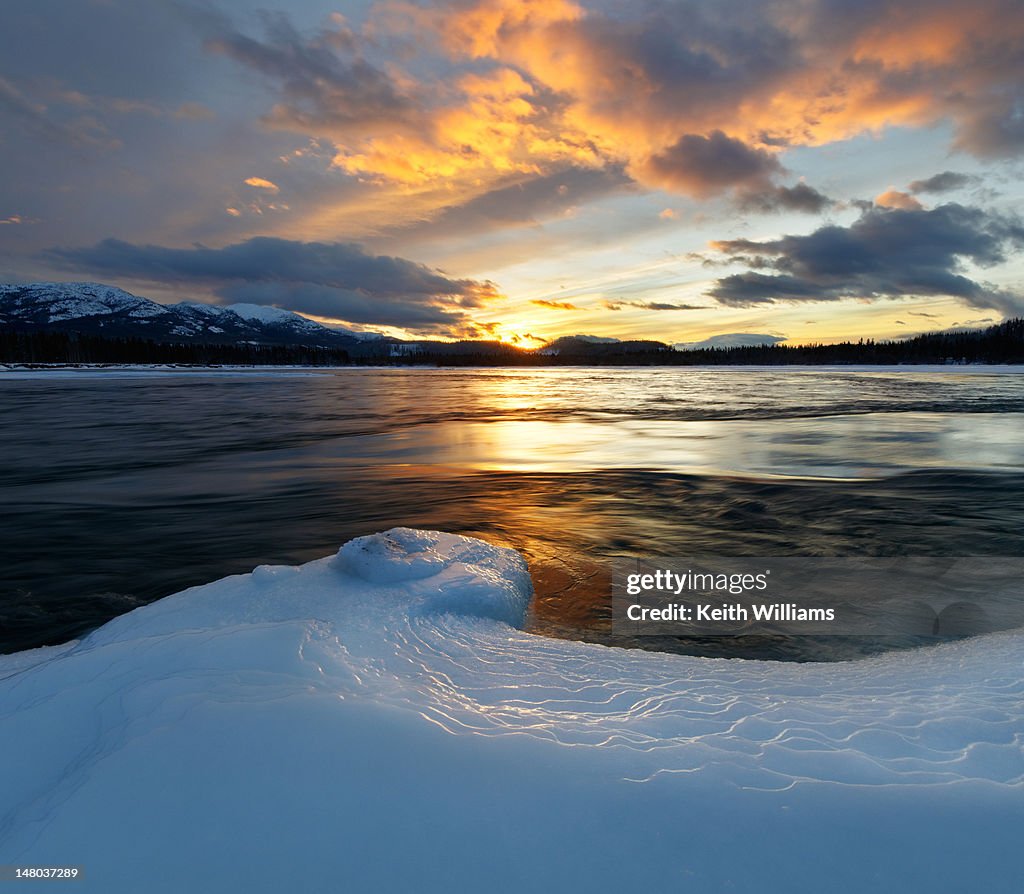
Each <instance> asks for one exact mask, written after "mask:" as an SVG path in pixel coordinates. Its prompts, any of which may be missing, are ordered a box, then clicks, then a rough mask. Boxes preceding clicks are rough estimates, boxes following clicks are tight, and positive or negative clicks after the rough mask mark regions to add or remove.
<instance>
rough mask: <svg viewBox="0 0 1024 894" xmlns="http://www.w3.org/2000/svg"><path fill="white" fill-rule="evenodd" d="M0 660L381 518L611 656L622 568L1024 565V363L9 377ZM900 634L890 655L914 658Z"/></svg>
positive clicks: (823, 648) (1, 469)
mask: <svg viewBox="0 0 1024 894" xmlns="http://www.w3.org/2000/svg"><path fill="white" fill-rule="evenodd" d="M0 420H2V421H0V426H2V428H0V500H2V505H3V513H2V516H0V543H3V555H2V558H3V565H2V572H0V650H2V651H13V650H17V649H24V648H29V647H32V646H36V645H42V644H48V643H57V642H62V641H65V640H67V639H69V638H71V637H74V636H77V635H79V634H81V633H82V632H84V631H86V630H89V629H91V628H93V627H96V626H98V625H99V624H101V623H103V622H104V621H106V620H107V619H109V618H110V617H113V616H114V615H116V614H119V613H121V612H123V611H127V610H129V609H131V608H134V607H135V606H137V605H140V604H143V603H145V602H148V601H151V600H154V599H158V598H160V597H161V596H165V595H168V594H170V593H173V592H176V591H178V590H181V589H183V588H185V587H188V586H191V585H194V584H200V583H205V582H207V581H210V580H213V579H215V578H218V577H222V576H224V575H226V574H233V573H239V572H246V571H249V570H251V569H252V568H253V567H254V566H256V565H259V564H266V563H297V562H303V561H308V560H310V559H313V558H317V557H319V556H323V555H326V554H328V553H331V552H333V551H334V550H336V549H337V548H338V546H339V545H340V544H341V543H342V542H344V541H345V540H347V539H349V538H351V537H353V536H357V535H360V534H366V533H371V532H374V531H379V530H381V529H384V528H387V527H391V526H394V525H407V526H411V527H423V528H432V529H439V530H446V531H453V532H457V533H464V534H469V535H473V536H479V537H482V538H484V539H486V540H489V541H491V542H495V543H499V544H502V545H507V546H512V547H515V548H517V549H519V550H521V551H522V552H523V553H524V555H525V556H526V557H527V560H528V561H529V562H530V566H531V571H532V574H533V578H534V583H535V588H536V590H537V595H536V597H535V600H534V604H533V609H532V612H531V619H530V629H532V630H533V631H534V632H537V633H541V634H545V635H551V636H559V637H569V638H577V639H586V640H591V641H598V642H607V643H612V644H619V645H633V646H641V647H645V648H659V649H670V650H672V651H681V652H689V653H695V654H706V655H733V656H741V657H761V658H781V659H797V660H808V659H811V660H828V659H836V658H844V657H849V656H850V655H851V654H855V653H856V654H859V653H860V652H863V651H872V650H875V649H877V648H879V647H881V646H880V645H879V644H878V643H863V642H860V643H852V644H851V643H844V642H839V641H838V640H837V638H830V639H829V641H820V642H819V641H813V640H811V639H809V638H806V637H795V638H791V639H785V638H782V639H772V640H770V641H769V640H767V639H766V638H763V637H762V638H741V639H740V640H739V641H736V640H726V639H718V640H716V641H707V642H699V641H692V640H690V641H687V640H674V641H658V642H650V641H648V642H625V643H623V642H621V641H617V640H616V639H614V638H612V637H611V633H610V603H609V576H608V565H609V562H610V561H611V560H612V559H613V558H616V557H624V556H625V557H632V556H641V557H648V556H685V555H692V554H703V555H734V556H738V555H750V556H801V555H807V556H833V555H835V556H839V555H872V556H874V555H878V556H892V555H919V556H925V555H1002V556H1019V555H1024V536H1022V533H1021V532H1022V530H1024V527H1022V522H1024V369H1022V368H1019V367H1017V368H1014V367H939V368H924V367H900V368H865V369H859V368H808V367H802V368H796V369H779V368H770V369H764V368H755V367H735V368H714V369H695V368H686V369H678V368H668V369H659V368H642V369H588V368H563V369H529V370H523V369H507V370H504V369H487V370H464V369H460V370H443V369H442V370H438V369H338V370H326V371H325V370H269V371H268V370H214V371H194V370H188V371H185V370H181V371H174V370H165V371H153V370H150V371H133V370H44V371H31V372H19V371H4V372H0ZM913 644H914V643H889V644H882V645H884V646H885V647H889V646H893V645H896V646H898V645H913Z"/></svg>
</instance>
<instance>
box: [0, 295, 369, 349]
mask: <svg viewBox="0 0 1024 894" xmlns="http://www.w3.org/2000/svg"><path fill="white" fill-rule="evenodd" d="M0 325H6V326H13V327H17V328H19V329H23V330H28V331H39V330H53V331H60V332H70V331H74V332H81V333H85V334H89V335H102V336H107V337H111V338H118V337H121V338H146V339H152V340H153V341H158V342H197V343H211V344H213V343H216V344H229V343H235V342H249V343H258V344H277V345H305V346H310V347H313V346H316V347H345V346H347V345H352V344H356V343H358V342H360V341H361V340H362V339H363V336H362V334H361V333H355V332H352V331H350V330H347V329H331V328H328V327H327V326H321V325H320V324H319V323H316V322H314V321H313V320H310V319H307V318H306V317H303V316H300V315H299V314H296V313H292V312H291V311H288V310H282V309H281V308H278V307H269V306H264V305H259V304H229V305H215V304H204V303H201V302H198V301H182V302H180V303H178V304H158V303H157V302H155V301H150V300H149V299H147V298H140V297H138V296H137V295H132V294H131V293H129V292H125V291H124V290H123V289H118V288H115V287H113V286H106V285H102V284H100V283H91V282H62V283H53V282H37V283H29V284H27V285H0Z"/></svg>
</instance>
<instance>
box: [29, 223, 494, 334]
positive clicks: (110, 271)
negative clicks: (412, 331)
mask: <svg viewBox="0 0 1024 894" xmlns="http://www.w3.org/2000/svg"><path fill="white" fill-rule="evenodd" d="M44 256H45V259H46V260H48V261H49V262H50V263H52V264H54V265H55V266H57V267H60V268H63V269H66V270H75V271H83V272H87V273H90V274H95V275H100V276H104V277H110V278H117V277H123V278H128V279H145V280H151V281H154V282H162V283H180V284H189V283H194V284H197V285H203V286H207V287H209V288H211V289H212V290H213V291H214V293H215V294H216V295H218V296H220V297H221V298H223V299H225V300H229V301H250V302H253V303H256V304H276V305H280V306H283V307H285V308H287V309H288V310H295V311H302V312H304V313H312V314H316V315H319V316H329V317H334V318H336V319H342V320H347V321H350V322H354V323H367V324H378V325H388V326H401V327H410V328H417V329H431V330H435V329H436V330H438V331H440V330H441V329H444V328H445V327H449V328H450V327H458V326H462V325H465V324H467V323H468V318H467V317H466V314H465V311H464V309H465V308H472V307H478V306H480V305H481V304H482V303H484V302H485V301H486V300H487V299H489V298H493V297H496V295H497V292H496V290H495V287H494V286H493V285H492V284H491V283H488V282H479V281H476V280H469V279H450V278H449V277H447V276H445V275H444V274H442V273H440V272H439V271H437V270H432V269H430V268H429V267H426V266H424V265H423V264H416V263H414V262H412V261H408V260H405V259H404V258H394V257H387V256H375V255H370V254H367V253H366V252H364V251H363V250H362V249H361V248H360V247H359V246H358V245H354V244H347V243H325V242H294V241H290V240H287V239H276V238H271V237H257V238H254V239H248V240H246V241H245V242H239V243H236V244H234V245H228V246H225V247H224V248H219V249H215V248H206V247H204V246H195V247H193V248H165V247H163V246H158V245H133V244H131V243H128V242H122V241H120V240H117V239H106V240H104V241H102V242H99V243H97V244H96V245H94V246H92V247H88V248H53V249H50V250H48V251H46V252H44Z"/></svg>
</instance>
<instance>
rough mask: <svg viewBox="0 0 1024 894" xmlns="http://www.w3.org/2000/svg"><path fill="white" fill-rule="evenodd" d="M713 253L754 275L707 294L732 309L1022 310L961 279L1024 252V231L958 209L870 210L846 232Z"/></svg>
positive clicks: (1019, 302)
mask: <svg viewBox="0 0 1024 894" xmlns="http://www.w3.org/2000/svg"><path fill="white" fill-rule="evenodd" d="M714 247H715V248H717V249H718V250H719V251H721V252H723V253H724V254H725V255H728V256H730V257H731V258H733V259H734V260H736V261H741V262H744V263H747V264H748V265H749V266H751V267H752V268H753V269H752V270H748V271H747V272H746V273H738V274H734V275H732V276H726V277H723V278H721V279H719V280H718V281H717V283H716V284H715V286H714V287H713V288H712V289H711V291H710V292H709V294H710V295H711V296H712V297H714V298H715V299H717V300H718V301H719V302H720V303H722V304H727V305H732V306H741V307H742V306H750V305H757V304H770V303H773V302H776V301H834V300H837V299H840V298H864V299H875V298H894V297H901V296H922V295H949V296H952V297H955V298H960V299H962V300H963V301H964V302H965V303H967V304H971V305H974V306H976V307H988V308H998V309H999V310H1001V311H1003V312H1005V313H1019V312H1020V310H1021V308H1022V307H1024V297H1022V296H1021V295H1019V294H1015V293H1011V292H1007V291H1003V290H999V289H996V288H993V287H991V286H987V285H985V284H983V283H979V282H976V281H975V280H973V279H971V278H969V277H968V276H966V275H965V274H964V272H963V262H964V261H971V262H973V263H974V264H976V265H978V266H981V267H990V266H993V265H995V264H999V263H1001V262H1003V261H1004V260H1006V256H1007V254H1008V253H1010V252H1013V251H1017V250H1019V249H1020V248H1022V247H1024V226H1022V225H1021V223H1020V222H1019V221H1018V220H1016V219H1011V218H1006V217H1001V216H998V215H994V214H988V213H986V212H984V211H982V210H981V209H978V208H968V207H964V206H963V205H957V204H947V205H941V206H939V207H938V208H935V209H933V210H930V211H927V210H924V209H912V210H907V209H885V208H872V209H870V210H868V211H865V212H864V214H862V216H861V217H860V218H859V219H858V220H857V221H855V222H854V223H853V224H851V225H850V226H848V227H841V226H835V225H830V226H825V227H821V228H820V229H818V230H815V231H814V232H813V233H811V234H810V235H807V236H783V237H782V238H781V239H772V240H767V241H764V242H757V241H753V240H749V239H733V240H728V241H723V242H716V243H714ZM762 270H771V271H773V272H772V273H764V272H761V271H762Z"/></svg>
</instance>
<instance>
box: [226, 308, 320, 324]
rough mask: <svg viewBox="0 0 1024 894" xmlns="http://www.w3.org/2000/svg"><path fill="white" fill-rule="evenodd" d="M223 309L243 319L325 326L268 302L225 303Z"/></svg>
mask: <svg viewBox="0 0 1024 894" xmlns="http://www.w3.org/2000/svg"><path fill="white" fill-rule="evenodd" d="M224 310H230V311H233V312H234V313H236V314H238V316H240V317H241V318H242V319H243V320H255V321H257V322H260V323H291V324H292V325H298V326H301V327H303V328H305V329H323V328H325V327H323V326H321V325H320V324H319V323H317V322H314V321H313V320H309V319H306V317H303V316H300V315H299V314H297V313H292V312H291V311H290V310H282V309H281V308H280V307H271V306H270V305H269V304H225V305H224Z"/></svg>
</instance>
